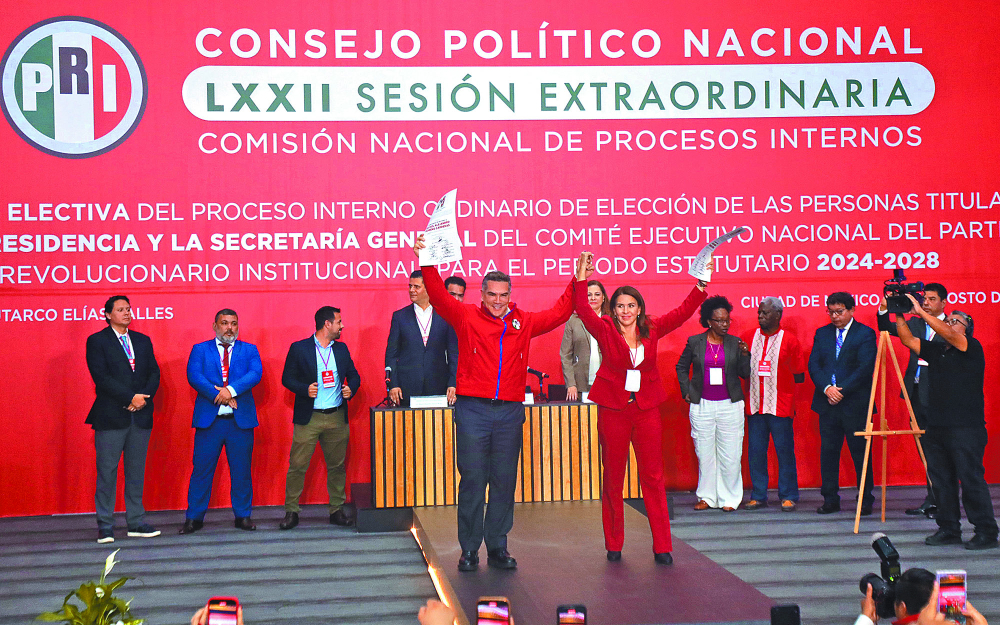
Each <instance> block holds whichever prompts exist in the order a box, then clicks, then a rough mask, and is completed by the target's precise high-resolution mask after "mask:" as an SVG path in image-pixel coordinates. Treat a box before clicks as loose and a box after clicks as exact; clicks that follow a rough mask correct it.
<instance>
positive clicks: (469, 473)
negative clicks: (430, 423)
mask: <svg viewBox="0 0 1000 625" xmlns="http://www.w3.org/2000/svg"><path fill="white" fill-rule="evenodd" d="M455 425H456V440H455V455H456V460H457V461H458V472H459V473H460V474H461V478H460V480H459V482H458V542H459V543H460V544H461V546H462V551H478V550H479V546H480V545H482V543H483V541H484V540H485V542H486V548H487V549H490V550H492V549H506V548H507V533H508V532H510V530H511V528H513V527H514V486H515V485H516V483H517V460H518V458H519V457H520V455H521V439H522V429H521V428H522V426H523V425H524V405H523V404H521V403H520V402H505V403H502V404H498V405H491V404H490V402H489V400H482V399H478V398H475V397H463V396H459V397H458V400H457V401H456V402H455ZM487 486H489V488H490V502H489V505H487V506H486V513H485V517H484V515H483V505H484V504H485V502H486V487H487Z"/></svg>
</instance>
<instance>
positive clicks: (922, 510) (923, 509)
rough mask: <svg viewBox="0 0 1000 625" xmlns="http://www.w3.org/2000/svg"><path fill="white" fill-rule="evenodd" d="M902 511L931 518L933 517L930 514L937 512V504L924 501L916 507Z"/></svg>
mask: <svg viewBox="0 0 1000 625" xmlns="http://www.w3.org/2000/svg"><path fill="white" fill-rule="evenodd" d="M904 512H905V513H906V514H908V515H910V516H919V515H921V514H922V515H924V516H926V517H927V518H929V519H933V518H934V517H933V516H931V515H933V514H935V513H937V506H935V505H934V504H932V503H930V502H927V501H925V502H924V503H922V504H920V505H919V506H917V507H916V508H909V509H907V510H905V511H904Z"/></svg>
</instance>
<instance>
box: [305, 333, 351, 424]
mask: <svg viewBox="0 0 1000 625" xmlns="http://www.w3.org/2000/svg"><path fill="white" fill-rule="evenodd" d="M313 342H314V343H315V344H316V382H317V385H318V386H319V389H318V390H317V392H316V399H315V400H313V409H314V410H325V409H327V408H336V407H337V406H339V405H340V404H342V403H344V395H343V393H342V392H341V387H340V372H338V371H337V359H336V358H334V357H333V343H334V342H333V341H330V344H329V345H327V346H326V347H323V346H322V345H320V344H319V340H318V339H317V338H316V336H315V335H313ZM327 370H330V371H333V386H332V387H330V388H324V387H323V372H324V371H327Z"/></svg>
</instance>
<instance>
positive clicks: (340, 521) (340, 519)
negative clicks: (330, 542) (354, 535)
mask: <svg viewBox="0 0 1000 625" xmlns="http://www.w3.org/2000/svg"><path fill="white" fill-rule="evenodd" d="M330 525H342V526H344V527H350V526H352V525H354V519H352V518H351V517H349V516H347V515H346V514H344V511H343V510H337V511H336V512H334V513H333V514H331V515H330Z"/></svg>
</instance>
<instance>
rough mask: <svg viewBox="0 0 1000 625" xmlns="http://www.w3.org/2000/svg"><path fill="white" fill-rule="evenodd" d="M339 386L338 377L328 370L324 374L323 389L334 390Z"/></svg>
mask: <svg viewBox="0 0 1000 625" xmlns="http://www.w3.org/2000/svg"><path fill="white" fill-rule="evenodd" d="M336 385H337V376H335V375H334V374H333V371H332V370H330V369H327V370H326V371H324V372H323V388H333V387H334V386H336Z"/></svg>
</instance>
